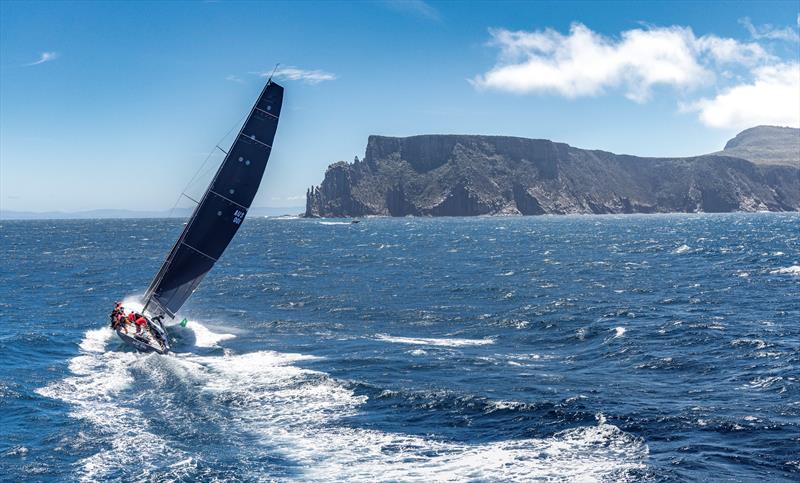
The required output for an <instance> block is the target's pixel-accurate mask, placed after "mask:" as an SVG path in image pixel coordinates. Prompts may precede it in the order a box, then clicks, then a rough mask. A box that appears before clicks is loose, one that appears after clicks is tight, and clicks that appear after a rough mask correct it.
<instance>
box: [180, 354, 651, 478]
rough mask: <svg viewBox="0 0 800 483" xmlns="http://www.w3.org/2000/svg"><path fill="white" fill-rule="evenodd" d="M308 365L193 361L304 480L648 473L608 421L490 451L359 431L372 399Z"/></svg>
mask: <svg viewBox="0 0 800 483" xmlns="http://www.w3.org/2000/svg"><path fill="white" fill-rule="evenodd" d="M308 359H310V357H309V356H304V355H301V354H280V353H276V352H269V351H260V352H255V353H251V354H243V355H236V356H226V357H201V358H193V360H194V361H196V362H200V363H201V365H202V366H203V367H204V369H203V370H204V377H206V378H207V379H206V384H205V386H204V388H203V390H205V391H210V392H213V393H215V394H218V395H219V396H220V397H225V398H234V399H235V400H236V401H237V405H236V412H235V414H234V415H233V417H232V420H231V424H232V425H236V426H238V427H239V428H238V430H240V431H248V432H257V433H258V434H259V435H260V437H261V442H262V444H263V445H264V446H266V447H268V448H270V449H271V450H272V451H276V452H278V453H280V454H281V455H282V456H284V457H285V458H287V459H289V460H291V461H293V462H295V464H296V467H299V468H304V469H305V472H304V473H303V474H302V475H301V476H300V479H303V480H312V481H367V480H374V479H376V478H379V479H383V480H404V481H408V480H418V481H432V480H439V481H461V480H465V479H490V480H496V479H504V480H512V481H513V480H518V481H528V480H530V479H535V478H567V479H569V478H582V479H583V480H585V481H594V480H600V479H603V478H605V477H610V476H616V477H624V473H625V472H627V471H631V470H634V469H642V468H644V461H645V460H646V458H647V454H648V449H647V446H646V445H645V444H644V442H643V441H641V440H640V439H637V438H634V437H632V436H630V435H628V434H626V433H624V432H622V431H620V430H619V429H618V428H617V427H615V426H613V425H608V424H605V423H604V422H603V421H601V422H600V424H598V425H597V426H587V427H579V428H575V429H571V430H567V431H562V432H559V433H557V434H555V435H553V436H552V437H550V438H529V439H521V440H514V441H499V442H492V443H485V444H465V443H453V442H448V441H440V440H436V439H432V438H425V437H421V436H415V435H407V434H402V433H390V432H383V431H377V430H372V429H362V428H355V427H350V426H347V425H346V424H344V423H343V422H342V419H343V418H346V417H348V416H351V415H354V414H356V413H357V412H358V411H359V407H360V406H361V405H363V404H364V403H365V402H366V401H367V398H366V396H358V395H356V394H354V393H353V392H352V391H351V390H349V389H348V388H346V387H345V386H344V385H343V384H342V383H340V382H338V381H336V380H333V379H331V378H330V377H329V376H328V375H327V374H324V373H321V372H317V371H312V370H308V369H302V368H299V367H296V366H294V365H292V363H293V362H297V361H302V360H308ZM257 475H258V471H257V470H255V471H254V473H253V475H252V476H253V477H256V476H257ZM262 476H263V475H262Z"/></svg>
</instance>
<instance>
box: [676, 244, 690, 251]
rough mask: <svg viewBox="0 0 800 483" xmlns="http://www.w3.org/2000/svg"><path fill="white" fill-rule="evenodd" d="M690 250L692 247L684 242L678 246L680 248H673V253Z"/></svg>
mask: <svg viewBox="0 0 800 483" xmlns="http://www.w3.org/2000/svg"><path fill="white" fill-rule="evenodd" d="M689 250H691V248H690V247H689V245H686V244H684V245H681V246H679V247H678V248H676V249H675V250H673V251H672V253H686V252H688V251H689Z"/></svg>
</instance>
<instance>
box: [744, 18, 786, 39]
mask: <svg viewBox="0 0 800 483" xmlns="http://www.w3.org/2000/svg"><path fill="white" fill-rule="evenodd" d="M797 18H798V20H797V24H798V26H800V15H798V17H797ZM739 23H740V24H742V25H744V28H745V29H747V31H748V32H749V33H750V36H751V37H753V38H754V39H756V40H762V39H763V40H783V41H786V42H800V34H798V33H797V30H796V29H794V28H793V27H784V28H782V29H779V28H777V27H773V26H772V25H770V24H765V25H761V26H760V27H756V26H755V25H753V22H752V21H750V18H748V17H744V18H740V19H739Z"/></svg>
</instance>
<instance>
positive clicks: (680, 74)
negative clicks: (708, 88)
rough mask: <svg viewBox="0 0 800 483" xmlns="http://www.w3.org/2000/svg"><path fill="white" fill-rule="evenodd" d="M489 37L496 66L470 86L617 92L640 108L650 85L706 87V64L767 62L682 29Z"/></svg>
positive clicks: (756, 50) (747, 46) (743, 47)
mask: <svg viewBox="0 0 800 483" xmlns="http://www.w3.org/2000/svg"><path fill="white" fill-rule="evenodd" d="M490 34H491V36H492V41H491V42H490V45H493V46H496V47H498V48H499V49H500V55H499V59H498V63H497V65H495V67H493V68H492V69H491V70H489V71H488V72H487V73H485V74H483V75H479V76H476V77H475V78H473V79H471V82H472V84H473V85H474V86H476V87H478V88H484V89H498V90H504V91H510V92H515V93H530V92H552V93H556V94H560V95H562V96H565V97H569V98H575V97H581V96H594V95H598V94H601V93H604V92H605V91H606V90H608V89H613V88H619V89H622V90H624V92H625V95H626V97H628V98H629V99H631V100H634V101H636V102H644V101H646V100H647V99H648V98H649V96H650V92H651V89H652V88H653V87H654V86H656V85H668V86H673V87H678V88H692V87H695V86H698V85H703V84H707V83H710V82H711V81H713V79H714V71H713V69H709V67H708V66H709V64H712V63H718V64H723V63H730V62H738V63H742V62H744V63H749V64H754V63H756V62H758V61H759V60H760V59H763V58H766V57H768V54H767V53H766V51H764V49H763V48H761V46H759V45H758V44H755V43H742V42H738V41H736V40H734V39H724V38H720V37H716V36H713V35H707V36H703V37H696V36H695V35H694V33H693V32H692V30H691V29H689V28H686V27H656V28H648V29H633V30H628V31H625V32H622V34H621V35H620V38H619V39H614V38H609V37H606V36H603V35H601V34H598V33H596V32H594V31H592V30H591V29H589V28H588V27H586V26H585V25H583V24H580V23H574V24H572V26H571V27H570V31H569V34H567V35H563V34H561V33H560V32H557V31H555V30H552V29H545V30H540V31H534V32H525V31H510V30H506V29H493V30H490Z"/></svg>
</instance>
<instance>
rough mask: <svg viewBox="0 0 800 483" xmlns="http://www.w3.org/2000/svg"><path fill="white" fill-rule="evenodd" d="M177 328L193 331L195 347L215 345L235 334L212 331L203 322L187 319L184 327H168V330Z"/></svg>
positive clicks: (233, 336) (231, 337)
mask: <svg viewBox="0 0 800 483" xmlns="http://www.w3.org/2000/svg"><path fill="white" fill-rule="evenodd" d="M179 329H184V330H185V329H188V330H190V331H192V332H194V336H195V345H196V346H197V347H216V346H217V344H219V343H220V342H222V341H223V340H229V339H233V338H235V337H236V336H235V335H233V334H220V333H217V332H212V331H211V330H209V328H208V327H206V326H205V325H203V324H200V323H198V322H195V321H189V322H187V323H186V327H185V328H184V327H180V326H177V327H170V330H179Z"/></svg>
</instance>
